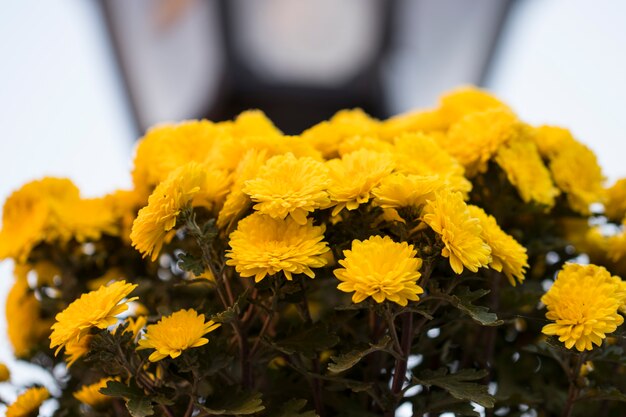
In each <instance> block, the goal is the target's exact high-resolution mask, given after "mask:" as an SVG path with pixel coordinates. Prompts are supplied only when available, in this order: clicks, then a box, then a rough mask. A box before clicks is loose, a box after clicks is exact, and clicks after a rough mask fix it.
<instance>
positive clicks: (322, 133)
mask: <svg viewBox="0 0 626 417" xmlns="http://www.w3.org/2000/svg"><path fill="white" fill-rule="evenodd" d="M379 126H380V122H379V121H378V120H376V119H372V118H371V117H370V116H368V115H367V114H366V113H365V112H364V111H363V110H361V109H353V110H341V111H339V112H337V113H336V114H335V115H334V116H333V117H332V118H331V119H330V120H328V121H324V122H321V123H319V124H317V125H315V126H313V127H311V128H309V129H307V130H305V131H304V132H302V134H301V137H302V139H303V140H304V141H306V142H309V143H311V144H312V145H313V147H315V149H317V150H318V151H320V152H321V153H322V155H323V156H324V157H325V158H328V159H330V158H336V157H337V156H338V155H339V153H338V150H339V146H340V145H341V144H342V142H343V141H344V140H346V139H350V138H352V137H355V136H369V137H376V136H377V133H378V130H379Z"/></svg>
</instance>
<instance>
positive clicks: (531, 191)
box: [495, 137, 559, 207]
mask: <svg viewBox="0 0 626 417" xmlns="http://www.w3.org/2000/svg"><path fill="white" fill-rule="evenodd" d="M495 160H496V163H497V164H498V165H499V166H500V168H502V170H503V171H504V172H505V173H506V175H507V178H508V179H509V182H510V183H511V184H513V186H515V187H516V188H517V191H518V192H519V194H520V197H521V198H522V200H524V202H526V203H530V202H531V201H534V202H536V203H538V204H542V205H545V206H547V207H552V206H554V199H555V198H556V196H557V195H559V189H558V188H556V187H555V186H554V183H553V182H552V178H551V177H550V171H549V170H548V168H547V167H546V166H545V165H544V164H543V161H542V160H541V155H539V151H538V150H537V146H536V145H535V143H534V142H533V141H532V139H530V138H528V137H520V138H519V139H517V140H512V141H510V142H509V143H507V144H504V145H503V146H501V147H500V148H499V149H498V151H497V153H496V157H495Z"/></svg>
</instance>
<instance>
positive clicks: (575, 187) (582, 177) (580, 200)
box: [550, 145, 604, 215]
mask: <svg viewBox="0 0 626 417" xmlns="http://www.w3.org/2000/svg"><path fill="white" fill-rule="evenodd" d="M550 170H551V171H552V176H553V177H554V182H555V183H556V184H557V185H558V186H559V188H560V189H561V190H563V191H564V192H565V193H567V200H568V202H569V204H570V207H571V208H572V210H574V211H576V212H578V213H580V214H583V215H589V214H591V210H590V206H591V204H593V203H598V202H602V201H603V200H604V187H603V183H604V176H603V175H602V170H601V168H600V166H599V165H598V162H597V160H596V156H595V155H594V154H593V152H592V151H591V150H590V149H588V148H586V147H584V146H582V145H581V146H579V147H578V146H577V147H572V148H568V149H565V150H563V152H561V153H559V154H558V155H557V156H556V157H555V158H554V159H552V161H551V162H550Z"/></svg>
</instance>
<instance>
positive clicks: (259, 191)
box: [243, 153, 330, 225]
mask: <svg viewBox="0 0 626 417" xmlns="http://www.w3.org/2000/svg"><path fill="white" fill-rule="evenodd" d="M329 182H330V179H329V178H328V168H326V166H325V165H324V164H323V163H322V162H319V161H316V160H314V159H312V158H308V157H304V158H296V157H295V156H294V155H293V154H292V153H288V154H286V155H278V156H274V157H272V158H270V159H269V160H268V161H267V162H266V163H265V165H264V166H262V167H261V169H260V170H259V173H258V175H257V176H256V178H254V179H251V180H249V181H246V183H245V185H244V189H243V191H244V192H245V193H246V194H248V195H249V196H250V198H251V199H252V201H254V202H256V203H257V204H255V206H254V209H255V210H258V211H259V212H261V213H263V214H267V215H269V216H271V217H273V218H275V219H281V220H282V219H284V218H285V217H287V216H291V218H292V219H294V220H295V222H296V223H298V224H300V225H305V224H306V223H307V215H308V213H310V212H312V211H314V210H315V209H319V208H324V207H326V206H328V205H329V203H330V200H329V198H328V193H327V192H326V189H327V188H328V184H329Z"/></svg>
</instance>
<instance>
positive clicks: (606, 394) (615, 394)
mask: <svg viewBox="0 0 626 417" xmlns="http://www.w3.org/2000/svg"><path fill="white" fill-rule="evenodd" d="M579 400H592V401H622V402H626V394H625V393H623V392H621V391H620V390H618V389H617V388H615V387H610V388H599V389H597V388H590V389H586V390H584V391H583V393H582V395H581V396H580V398H579Z"/></svg>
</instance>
